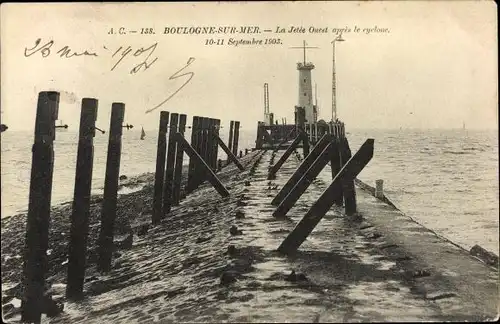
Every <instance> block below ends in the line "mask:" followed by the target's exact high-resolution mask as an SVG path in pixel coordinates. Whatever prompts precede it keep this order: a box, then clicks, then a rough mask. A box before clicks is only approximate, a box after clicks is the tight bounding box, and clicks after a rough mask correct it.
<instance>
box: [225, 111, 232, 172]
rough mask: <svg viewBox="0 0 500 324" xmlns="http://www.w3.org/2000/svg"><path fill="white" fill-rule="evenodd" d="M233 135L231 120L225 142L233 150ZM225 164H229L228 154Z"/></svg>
mask: <svg viewBox="0 0 500 324" xmlns="http://www.w3.org/2000/svg"><path fill="white" fill-rule="evenodd" d="M233 136H234V120H231V123H230V126H229V141H228V142H227V147H229V149H230V150H231V152H233ZM226 161H227V164H229V156H228V157H227V159H226Z"/></svg>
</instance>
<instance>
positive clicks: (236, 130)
mask: <svg viewBox="0 0 500 324" xmlns="http://www.w3.org/2000/svg"><path fill="white" fill-rule="evenodd" d="M239 139H240V122H239V121H235V122H234V138H233V154H234V155H235V156H236V155H237V154H238V141H239Z"/></svg>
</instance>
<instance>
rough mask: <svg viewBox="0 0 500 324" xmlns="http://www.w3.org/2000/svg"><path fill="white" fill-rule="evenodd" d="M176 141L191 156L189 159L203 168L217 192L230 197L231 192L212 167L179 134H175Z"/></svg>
mask: <svg viewBox="0 0 500 324" xmlns="http://www.w3.org/2000/svg"><path fill="white" fill-rule="evenodd" d="M175 137H176V140H177V142H178V143H179V145H181V146H182V149H183V150H184V151H185V152H186V154H187V155H188V156H189V158H192V159H194V160H195V161H196V162H195V163H197V164H199V165H200V168H202V170H203V173H204V174H206V175H207V176H206V177H207V179H208V181H209V182H210V183H211V184H212V186H213V187H214V188H215V190H217V192H218V193H219V194H220V195H221V196H222V197H228V196H229V195H230V194H229V191H227V189H226V187H224V185H223V184H222V183H221V182H220V181H219V179H218V178H217V176H216V175H215V173H214V172H213V171H212V169H211V168H210V166H209V165H208V164H207V163H206V162H205V161H204V160H203V159H202V157H201V156H200V155H199V154H198V153H197V152H196V151H195V150H194V149H193V148H192V147H191V145H189V143H188V142H187V141H186V139H185V138H184V137H183V136H182V135H181V134H179V133H176V134H175Z"/></svg>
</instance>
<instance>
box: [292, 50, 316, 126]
mask: <svg viewBox="0 0 500 324" xmlns="http://www.w3.org/2000/svg"><path fill="white" fill-rule="evenodd" d="M295 48H302V49H303V50H304V60H303V62H299V63H297V70H298V71H299V93H298V95H299V96H298V104H297V106H295V110H297V108H299V107H300V108H304V110H305V115H306V116H305V117H306V123H307V124H313V123H316V122H317V120H318V111H317V107H316V105H315V104H314V101H313V92H312V73H311V72H312V70H313V69H314V64H312V63H311V62H306V48H317V47H307V46H306V42H305V41H304V45H303V46H302V47H295Z"/></svg>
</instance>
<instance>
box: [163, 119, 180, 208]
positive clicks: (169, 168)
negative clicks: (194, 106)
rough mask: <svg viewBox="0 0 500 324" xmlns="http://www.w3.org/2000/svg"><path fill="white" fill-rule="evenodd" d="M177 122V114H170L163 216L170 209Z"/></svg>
mask: <svg viewBox="0 0 500 324" xmlns="http://www.w3.org/2000/svg"><path fill="white" fill-rule="evenodd" d="M178 122H179V114H177V113H172V114H170V124H169V126H170V129H169V132H168V148H167V163H166V166H165V179H164V186H163V215H167V214H168V213H170V209H171V208H172V189H173V181H174V168H175V153H176V152H175V151H176V145H177V143H176V141H175V136H174V135H175V133H177V123H178Z"/></svg>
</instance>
